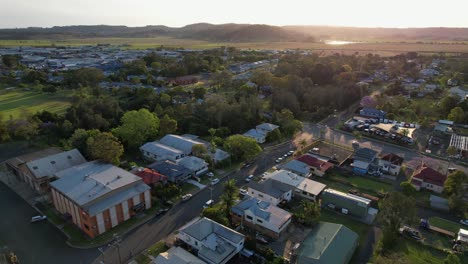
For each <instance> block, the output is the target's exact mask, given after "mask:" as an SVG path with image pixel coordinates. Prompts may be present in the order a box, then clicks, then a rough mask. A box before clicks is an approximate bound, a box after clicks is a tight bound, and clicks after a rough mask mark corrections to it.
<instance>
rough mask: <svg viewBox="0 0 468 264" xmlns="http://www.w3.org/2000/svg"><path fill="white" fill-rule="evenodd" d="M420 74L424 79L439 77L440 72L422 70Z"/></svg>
mask: <svg viewBox="0 0 468 264" xmlns="http://www.w3.org/2000/svg"><path fill="white" fill-rule="evenodd" d="M419 73H420V74H421V75H422V76H423V77H433V76H437V75H439V71H437V70H434V69H422V70H421V71H419Z"/></svg>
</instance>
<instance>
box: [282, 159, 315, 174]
mask: <svg viewBox="0 0 468 264" xmlns="http://www.w3.org/2000/svg"><path fill="white" fill-rule="evenodd" d="M280 167H281V169H283V170H287V171H290V172H292V173H295V174H297V175H299V176H302V177H306V178H307V177H309V175H310V167H309V165H307V164H306V163H304V162H301V161H299V160H290V161H288V162H286V163H284V164H283V165H281V166H280Z"/></svg>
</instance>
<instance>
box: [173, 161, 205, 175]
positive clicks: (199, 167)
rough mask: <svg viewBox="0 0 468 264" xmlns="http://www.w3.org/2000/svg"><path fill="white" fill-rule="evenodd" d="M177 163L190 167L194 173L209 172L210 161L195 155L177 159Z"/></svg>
mask: <svg viewBox="0 0 468 264" xmlns="http://www.w3.org/2000/svg"><path fill="white" fill-rule="evenodd" d="M177 165H180V166H183V167H184V168H186V169H188V170H189V171H190V172H191V173H192V175H195V176H200V175H203V174H205V173H207V172H208V163H207V162H206V161H204V160H203V159H200V158H198V157H195V156H189V157H185V158H182V159H180V160H178V161H177Z"/></svg>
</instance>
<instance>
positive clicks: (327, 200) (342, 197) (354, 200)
mask: <svg viewBox="0 0 468 264" xmlns="http://www.w3.org/2000/svg"><path fill="white" fill-rule="evenodd" d="M321 198H322V206H323V207H328V208H330V209H334V210H338V211H341V212H343V210H342V209H345V210H344V211H347V214H349V215H351V216H354V217H358V218H361V219H365V218H366V217H367V216H368V213H369V209H370V208H371V207H370V206H371V200H369V199H366V198H363V197H360V196H357V195H353V194H349V193H344V192H340V191H336V190H333V189H326V190H324V191H323V192H322V196H321Z"/></svg>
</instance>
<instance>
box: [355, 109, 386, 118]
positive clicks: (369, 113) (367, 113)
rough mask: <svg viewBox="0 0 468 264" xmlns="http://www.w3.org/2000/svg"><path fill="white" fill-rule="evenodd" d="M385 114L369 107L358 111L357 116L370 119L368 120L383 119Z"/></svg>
mask: <svg viewBox="0 0 468 264" xmlns="http://www.w3.org/2000/svg"><path fill="white" fill-rule="evenodd" d="M386 114H387V113H385V112H384V111H382V110H377V109H375V108H369V107H364V108H363V109H361V110H360V111H359V115H361V116H364V117H370V118H378V119H384V118H385V115H386Z"/></svg>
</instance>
